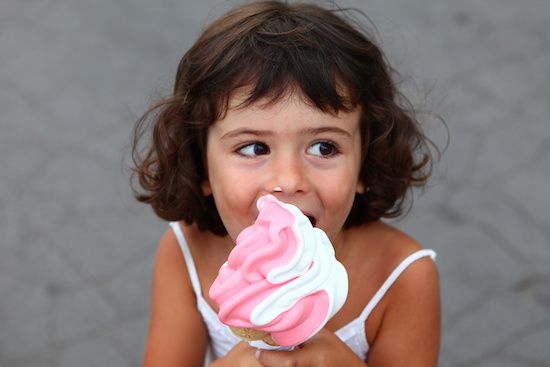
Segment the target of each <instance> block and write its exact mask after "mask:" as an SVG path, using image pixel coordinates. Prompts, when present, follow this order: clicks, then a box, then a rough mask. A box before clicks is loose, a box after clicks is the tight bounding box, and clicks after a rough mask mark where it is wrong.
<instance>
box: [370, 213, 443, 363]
mask: <svg viewBox="0 0 550 367" xmlns="http://www.w3.org/2000/svg"><path fill="white" fill-rule="evenodd" d="M376 230H377V231H378V234H377V238H379V239H380V241H381V242H380V246H379V247H380V249H379V250H380V252H381V255H380V256H381V259H383V261H382V262H383V263H384V270H383V272H384V273H386V274H389V273H391V272H392V271H393V270H394V269H395V268H396V267H397V266H399V264H401V263H402V262H403V261H404V260H405V259H407V258H408V257H409V256H410V255H412V254H414V253H416V252H418V251H420V250H423V246H422V245H421V244H420V243H418V241H416V240H415V239H414V238H412V237H411V236H409V235H407V234H406V233H404V232H402V231H400V230H399V229H397V228H395V227H393V226H391V225H389V224H387V223H383V222H380V223H378V224H377V228H376ZM384 298H385V299H384V302H383V311H382V312H383V316H382V317H381V323H380V325H379V327H378V332H377V333H376V337H375V340H373V343H372V346H371V352H370V353H369V366H370V365H373V366H380V365H383V366H402V365H408V366H436V365H437V355H438V351H439V340H440V291H439V275H438V271H437V267H436V265H435V263H434V261H433V260H432V259H431V257H430V256H425V257H420V258H418V259H416V260H415V261H413V262H410V263H409V265H408V266H407V267H406V268H405V269H404V270H403V272H402V273H401V274H400V275H399V277H398V278H397V279H396V281H395V283H394V284H393V285H392V286H391V288H390V289H389V291H388V293H387V294H386V296H385V297H384ZM411 356H414V357H411Z"/></svg>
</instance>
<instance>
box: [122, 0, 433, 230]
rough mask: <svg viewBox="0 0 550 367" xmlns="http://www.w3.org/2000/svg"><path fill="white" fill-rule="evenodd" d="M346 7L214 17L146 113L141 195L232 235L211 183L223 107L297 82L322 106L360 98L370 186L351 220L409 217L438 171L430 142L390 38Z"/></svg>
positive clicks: (136, 171)
mask: <svg viewBox="0 0 550 367" xmlns="http://www.w3.org/2000/svg"><path fill="white" fill-rule="evenodd" d="M340 14H341V15H340ZM344 14H345V12H344V11H343V10H342V9H334V10H329V9H325V8H323V7H320V6H317V5H313V4H305V3H302V4H287V3H284V2H279V1H260V2H254V3H250V4H247V5H243V6H241V7H238V8H235V9H234V10H232V11H230V12H229V13H227V14H226V15H224V16H222V17H221V18H220V19H218V20H217V21H215V22H214V23H213V24H211V25H210V26H209V27H208V28H207V29H206V30H205V31H204V32H203V34H202V35H201V36H200V37H199V39H198V40H197V41H196V42H195V44H194V45H193V46H192V47H191V49H189V51H188V52H187V53H186V54H185V55H184V56H183V58H182V59H181V61H180V64H179V67H178V70H177V75H176V80H175V86H174V91H173V94H172V95H171V96H169V97H168V98H165V99H163V100H161V101H160V102H158V103H157V104H156V105H155V106H153V107H151V108H150V109H149V110H148V111H147V112H146V113H145V114H144V115H143V116H142V117H141V119H139V121H138V122H137V124H136V127H135V131H134V140H133V148H132V157H133V160H134V167H133V176H137V178H138V180H139V184H140V186H141V188H142V190H141V191H138V190H135V189H134V192H135V196H136V198H137V200H139V201H140V202H144V203H148V204H150V205H151V206H152V208H153V210H154V211H155V213H156V214H157V215H158V216H159V217H161V218H163V219H165V220H183V221H185V222H186V223H188V224H191V223H197V225H198V227H199V228H200V229H203V230H210V231H212V232H213V233H216V234H219V235H225V234H226V233H227V231H226V229H225V227H224V226H223V223H222V221H221V219H220V217H219V214H218V212H217V210H216V206H215V204H214V200H213V198H212V196H204V195H203V193H202V190H201V183H202V182H203V181H204V180H205V179H206V178H207V170H206V166H205V162H206V157H205V154H206V153H205V152H206V138H207V134H208V129H209V127H210V126H211V125H212V124H214V123H215V122H216V121H218V120H219V119H221V118H223V116H224V114H225V113H226V112H227V109H228V103H229V100H230V98H231V96H232V95H233V93H234V92H235V91H237V90H243V89H246V90H247V91H249V94H248V99H246V101H245V102H244V103H243V106H246V105H249V104H252V103H254V102H256V101H259V100H262V101H264V100H267V101H269V103H274V102H276V101H278V100H279V99H280V98H281V97H282V96H284V95H285V94H286V93H288V92H289V91H298V92H300V93H301V95H302V96H303V97H304V99H305V100H306V101H307V102H308V103H311V104H312V105H313V106H315V107H316V108H319V109H320V110H321V111H323V112H327V113H337V112H338V111H342V110H343V111H351V110H353V109H354V108H357V107H360V108H361V111H362V116H361V120H360V124H361V136H362V157H363V159H362V162H363V163H362V167H361V170H360V179H361V180H362V182H363V183H364V184H365V186H367V187H368V191H367V193H366V194H357V195H356V198H355V201H354V204H353V207H352V210H351V212H350V214H349V216H348V218H347V220H346V225H347V226H352V225H359V224H361V223H365V222H369V221H372V220H376V219H379V218H381V217H386V218H389V217H397V216H399V215H400V214H401V213H402V212H403V209H404V204H405V197H406V194H407V191H408V190H409V189H410V188H411V187H413V186H423V185H424V184H425V183H426V181H427V179H428V177H429V175H430V172H431V166H432V161H433V159H432V154H431V149H430V147H431V146H432V144H431V141H430V140H429V139H427V137H426V136H425V135H424V134H423V133H422V131H421V129H420V126H419V123H418V121H417V120H416V118H415V115H414V112H413V110H412V109H410V108H405V107H404V106H403V101H406V100H404V99H403V96H402V95H401V94H400V92H399V91H398V90H397V87H396V84H395V82H394V81H393V76H394V75H395V71H394V70H393V69H392V68H391V67H390V66H389V64H388V63H387V61H386V58H385V56H384V54H383V53H382V51H381V50H380V48H379V47H377V46H376V45H375V44H374V43H373V42H372V41H371V40H370V39H369V37H367V35H366V34H365V32H364V31H362V30H361V27H360V26H358V25H357V24H355V22H354V20H353V19H351V18H344V17H343V15H344ZM352 24H354V25H352ZM149 125H152V126H149ZM149 134H150V136H149ZM146 136H147V138H146ZM143 141H146V146H145V147H144V149H141V148H140V147H139V146H140V143H142V142H143Z"/></svg>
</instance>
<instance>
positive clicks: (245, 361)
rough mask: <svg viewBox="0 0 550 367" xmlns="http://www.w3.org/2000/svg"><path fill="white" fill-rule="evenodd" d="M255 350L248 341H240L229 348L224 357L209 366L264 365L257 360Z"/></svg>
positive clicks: (243, 366) (256, 366)
mask: <svg viewBox="0 0 550 367" xmlns="http://www.w3.org/2000/svg"><path fill="white" fill-rule="evenodd" d="M257 350H258V349H256V348H253V347H251V346H250V345H248V343H245V342H241V343H239V344H237V345H236V346H235V347H234V348H233V349H231V350H230V351H229V353H227V355H225V357H223V358H220V359H218V360H216V361H214V362H213V363H212V364H210V367H225V366H228V367H236V366H238V367H264V366H263V365H262V364H261V363H260V362H259V361H258V358H257Z"/></svg>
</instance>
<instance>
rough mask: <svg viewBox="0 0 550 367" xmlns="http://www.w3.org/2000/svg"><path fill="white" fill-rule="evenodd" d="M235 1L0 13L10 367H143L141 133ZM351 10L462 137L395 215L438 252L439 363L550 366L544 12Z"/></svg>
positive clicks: (3, 315)
mask: <svg viewBox="0 0 550 367" xmlns="http://www.w3.org/2000/svg"><path fill="white" fill-rule="evenodd" d="M234 3H235V1H222V0H203V1H200V2H191V1H183V0H179V1H176V0H157V1H155V2H152V1H145V0H137V1H136V0H117V1H112V0H94V1H85V0H25V1H21V0H2V1H0V157H1V158H0V366H1V367H33V366H41V367H53V366H60V367H69V366H79V367H88V366H89V367H91V366H114V367H118V366H120V367H127V366H138V365H140V360H141V355H142V349H143V343H144V340H145V335H146V330H147V318H148V309H149V287H150V272H151V265H152V260H153V255H154V252H155V247H156V241H157V240H158V238H159V236H160V234H161V233H162V232H163V231H164V229H165V228H166V224H165V223H163V222H161V221H160V220H158V219H156V218H155V217H154V215H153V214H152V213H151V211H150V210H148V208H146V207H145V206H141V205H138V204H136V203H135V202H134V201H133V199H132V196H131V192H130V190H129V187H128V184H127V171H126V170H125V168H124V164H125V163H124V162H126V161H127V160H126V158H124V154H125V153H127V146H128V141H129V135H130V130H131V127H132V124H133V121H134V120H135V119H136V118H137V117H138V116H139V115H140V114H141V113H142V112H143V111H144V110H145V108H146V107H147V105H148V103H149V102H150V100H151V99H152V98H154V97H155V96H156V95H159V94H163V93H165V92H167V91H169V90H170V88H171V79H172V77H173V74H174V72H175V68H176V65H177V62H178V61H179V58H180V56H181V55H182V53H183V52H184V50H186V49H187V48H188V47H189V46H190V45H191V43H192V41H193V40H194V38H195V37H196V36H197V34H198V32H199V31H200V29H201V27H202V25H203V24H204V23H205V21H207V20H212V19H214V18H215V17H216V16H217V15H219V14H221V13H222V12H223V11H224V10H225V9H227V8H228V7H229V6H230V5H231V4H234ZM341 4H344V5H354V6H357V7H359V8H361V9H363V10H364V11H365V12H366V13H367V14H368V15H369V16H370V17H371V18H372V20H373V21H374V23H375V24H376V25H377V27H378V30H379V34H380V37H381V39H382V41H383V43H384V47H385V49H386V51H387V52H388V53H389V55H390V59H391V60H392V61H393V62H394V64H395V65H396V66H397V68H398V69H399V70H401V72H402V74H403V76H404V81H405V83H404V88H405V89H406V90H407V91H408V92H409V96H410V97H411V99H412V100H413V101H415V102H417V103H419V104H420V105H423V106H424V107H425V108H426V109H427V110H431V111H435V112H437V113H440V114H441V115H442V116H443V117H444V118H445V120H446V122H447V124H448V127H449V130H450V136H451V142H450V145H449V148H448V150H447V152H446V153H445V155H444V157H443V159H442V161H441V163H440V164H439V165H438V166H437V168H436V170H435V174H434V179H433V180H432V185H431V187H430V188H429V189H428V190H426V191H425V192H424V193H423V194H421V195H420V194H418V195H416V197H415V206H414V209H413V210H412V211H411V212H410V214H409V216H408V217H406V218H405V219H402V220H399V221H397V222H396V224H397V225H398V226H400V227H402V228H404V229H405V230H407V231H408V232H409V233H411V234H412V235H413V236H415V237H416V238H417V239H419V240H420V241H421V242H423V243H424V244H425V246H427V247H431V248H434V249H435V250H436V251H437V252H438V254H439V258H438V263H439V268H440V272H441V279H442V292H443V307H444V308H443V333H444V335H443V347H442V353H441V359H440V365H441V366H444V367H450V366H469V367H470V366H489V367H490V366H511V367H512V366H537V367H538V366H550V348H548V346H549V345H550V220H549V218H550V161H549V158H550V2H549V1H547V0H524V1H512V0H482V1H473V0H468V1H451V0H408V1H384V0H376V1H371V0H365V1H360V0H356V1H346V2H341ZM411 81H414V83H411ZM427 91H429V94H427V93H426V92H427ZM426 130H427V131H428V132H429V133H430V134H432V136H433V137H434V139H435V140H436V141H437V142H439V143H440V144H442V143H443V142H444V138H445V137H444V135H443V134H442V133H441V131H442V130H441V128H440V127H438V124H437V123H436V122H435V121H434V120H433V119H428V123H427V124H426Z"/></svg>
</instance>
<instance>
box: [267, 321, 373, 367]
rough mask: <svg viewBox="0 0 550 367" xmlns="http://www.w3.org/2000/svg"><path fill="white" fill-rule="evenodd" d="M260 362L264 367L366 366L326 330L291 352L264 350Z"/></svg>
mask: <svg viewBox="0 0 550 367" xmlns="http://www.w3.org/2000/svg"><path fill="white" fill-rule="evenodd" d="M259 361H260V362H261V366H264V367H285V366H293V367H339V366H349V367H354V366H361V367H365V366H366V364H365V362H363V361H362V360H361V359H360V358H359V357H358V356H357V355H356V354H355V353H354V352H353V351H352V350H351V349H349V347H348V346H347V345H346V344H345V343H343V342H342V341H341V340H340V339H339V338H338V337H337V336H336V335H334V333H332V332H330V331H328V330H326V329H323V330H321V331H320V332H319V333H318V334H317V335H315V336H314V337H313V338H311V340H309V341H308V342H307V343H305V344H304V345H303V346H302V347H300V348H297V349H295V350H293V351H291V352H277V351H267V350H264V351H262V352H261V353H260V355H259Z"/></svg>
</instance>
